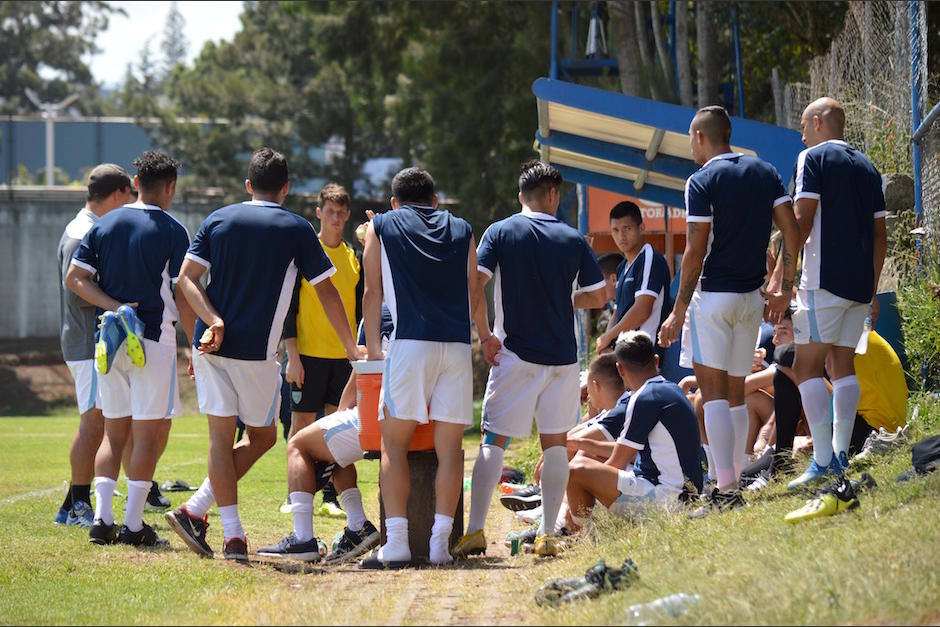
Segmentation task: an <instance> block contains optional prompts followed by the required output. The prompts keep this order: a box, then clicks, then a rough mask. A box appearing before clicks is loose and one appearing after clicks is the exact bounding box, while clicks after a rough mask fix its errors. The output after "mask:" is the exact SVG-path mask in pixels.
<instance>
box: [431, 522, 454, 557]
mask: <svg viewBox="0 0 940 627" xmlns="http://www.w3.org/2000/svg"><path fill="white" fill-rule="evenodd" d="M453 530H454V518H453V516H445V515H444V514H434V525H433V526H432V527H431V542H430V554H429V555H428V560H429V561H430V562H431V563H432V564H447V563H449V562H452V561H453V560H454V558H453V557H451V555H450V551H449V550H448V545H449V540H450V534H451V532H452V531H453Z"/></svg>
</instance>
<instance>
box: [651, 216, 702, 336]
mask: <svg viewBox="0 0 940 627" xmlns="http://www.w3.org/2000/svg"><path fill="white" fill-rule="evenodd" d="M711 227H712V225H711V222H696V221H689V222H688V224H687V226H686V238H685V252H684V253H683V254H682V270H681V272H680V274H679V293H678V294H677V295H676V302H675V305H673V308H672V313H671V314H669V317H668V318H666V321H665V322H663V325H662V327H660V329H659V345H660V346H662V347H668V346H669V345H670V344H672V343H673V342H675V341H676V340H678V339H679V331H680V330H681V329H682V325H683V324H684V323H685V312H686V310H687V309H688V308H689V303H691V302H692V295H693V294H694V293H695V287H696V285H698V280H699V277H700V276H701V274H702V264H703V263H704V261H705V250H706V249H707V248H708V234H709V233H710V232H711Z"/></svg>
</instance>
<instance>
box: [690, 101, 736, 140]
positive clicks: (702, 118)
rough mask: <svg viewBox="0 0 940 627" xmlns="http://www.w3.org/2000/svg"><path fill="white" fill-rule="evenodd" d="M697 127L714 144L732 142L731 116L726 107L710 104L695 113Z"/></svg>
mask: <svg viewBox="0 0 940 627" xmlns="http://www.w3.org/2000/svg"><path fill="white" fill-rule="evenodd" d="M694 119H695V120H697V122H696V128H697V129H698V130H700V131H702V133H703V134H704V135H705V137H707V138H708V141H710V142H711V143H713V144H727V143H729V142H731V116H729V115H728V112H727V111H726V110H725V108H724V107H722V106H719V105H709V106H707V107H702V108H701V109H699V110H698V112H697V113H696V114H695V118H694Z"/></svg>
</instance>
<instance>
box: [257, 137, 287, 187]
mask: <svg viewBox="0 0 940 627" xmlns="http://www.w3.org/2000/svg"><path fill="white" fill-rule="evenodd" d="M289 178H290V173H289V172H288V171H287V157H285V156H284V155H283V154H281V153H279V152H278V151H276V150H274V149H273V148H268V147H267V146H265V147H264V148H259V149H258V150H256V151H255V152H254V154H253V155H251V162H250V163H249V164H248V180H249V181H250V182H251V188H252V189H253V190H254V191H256V192H261V193H262V194H276V193H277V192H279V191H281V189H282V188H283V187H284V185H286V184H287V181H288V180H289Z"/></svg>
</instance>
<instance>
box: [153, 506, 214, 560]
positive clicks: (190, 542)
mask: <svg viewBox="0 0 940 627" xmlns="http://www.w3.org/2000/svg"><path fill="white" fill-rule="evenodd" d="M163 517H164V518H165V519H166V522H167V523H168V524H169V525H170V529H172V530H173V531H175V532H176V534H177V535H178V536H179V537H181V538H182V539H183V542H185V543H186V546H188V547H189V548H190V549H192V550H193V551H195V552H196V553H198V554H199V555H203V556H205V557H212V555H213V552H212V547H211V546H209V543H208V542H206V530H208V529H209V517H208V516H206V517H205V518H196V517H195V516H191V515H190V514H189V511H187V509H186V504H185V503H184V504H183V505H180V506H179V507H177V508H176V509H174V510H173V511H172V512H167V513H166V514H164V515H163Z"/></svg>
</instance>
